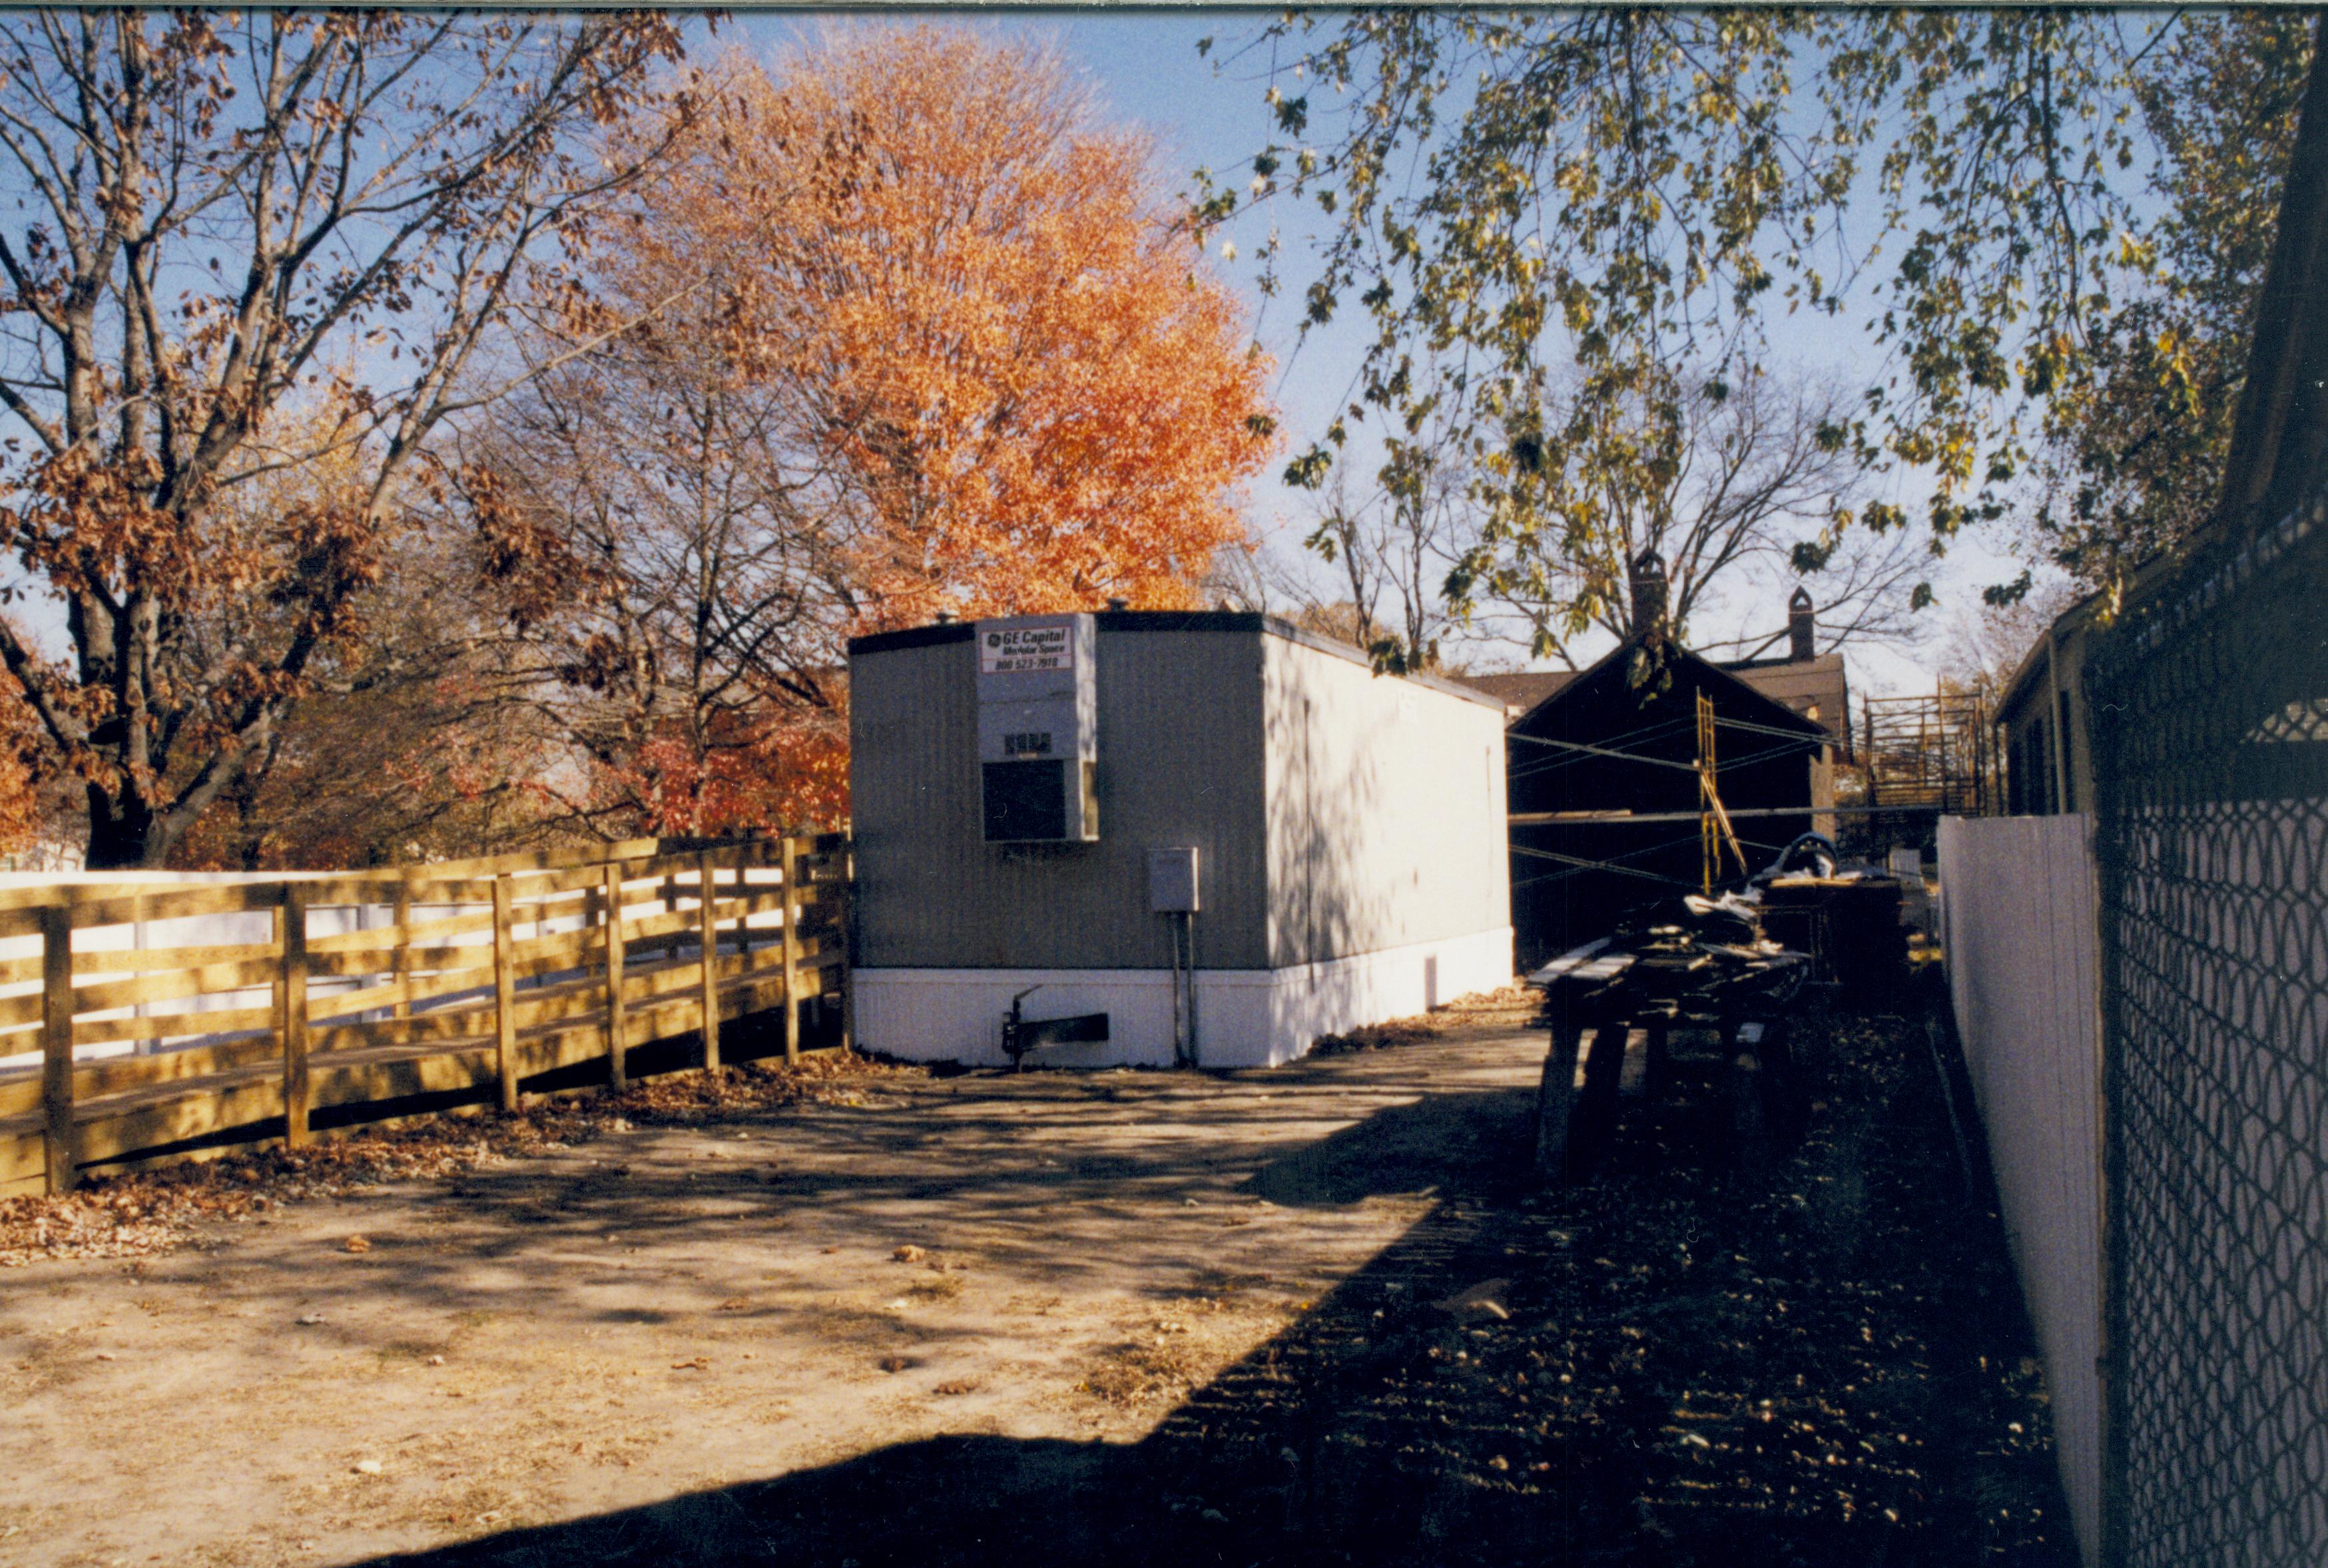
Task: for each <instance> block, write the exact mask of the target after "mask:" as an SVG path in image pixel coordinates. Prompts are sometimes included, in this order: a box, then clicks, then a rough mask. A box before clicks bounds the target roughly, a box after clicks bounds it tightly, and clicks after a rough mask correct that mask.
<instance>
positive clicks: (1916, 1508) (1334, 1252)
mask: <svg viewBox="0 0 2328 1568" xmlns="http://www.w3.org/2000/svg"><path fill="white" fill-rule="evenodd" d="M1811 1035H1812V1037H1813V1038H1812V1039H1811V1041H1810V1047H1811V1048H1809V1049H1807V1050H1806V1051H1805V1053H1804V1060H1805V1064H1806V1067H1807V1072H1808V1074H1809V1076H1810V1078H1811V1081H1812V1085H1813V1092H1814V1093H1816V1094H1819V1095H1820V1096H1822V1097H1821V1098H1820V1099H1819V1100H1818V1101H1817V1102H1816V1107H1815V1110H1814V1112H1813V1114H1812V1118H1811V1129H1810V1131H1809V1133H1808V1135H1807V1138H1806V1140H1805V1141H1804V1142H1803V1145H1802V1147H1801V1148H1800V1150H1798V1151H1797V1152H1795V1153H1794V1154H1793V1155H1792V1156H1791V1157H1789V1158H1788V1159H1786V1160H1783V1161H1782V1162H1781V1163H1780V1165H1779V1168H1778V1169H1775V1170H1772V1171H1769V1172H1767V1173H1765V1174H1762V1175H1759V1176H1753V1177H1749V1176H1747V1175H1745V1174H1744V1173H1743V1172H1741V1171H1738V1170H1734V1169H1730V1168H1729V1166H1728V1165H1727V1164H1726V1163H1725V1162H1724V1160H1723V1154H1722V1150H1720V1148H1719V1147H1718V1141H1717V1140H1714V1139H1713V1138H1711V1137H1710V1136H1709V1135H1708V1131H1707V1126H1706V1124H1705V1122H1704V1112H1705V1108H1704V1105H1703V1104H1699V1103H1695V1102H1693V1101H1692V1100H1691V1099H1690V1098H1689V1097H1687V1095H1686V1094H1685V1096H1684V1097H1683V1098H1682V1099H1681V1100H1679V1101H1677V1102H1675V1103H1669V1104H1666V1105H1660V1106H1656V1107H1651V1106H1648V1105H1647V1104H1645V1103H1642V1102H1640V1101H1638V1099H1637V1098H1629V1099H1628V1100H1627V1102H1626V1109H1625V1112H1624V1117H1625V1121H1624V1123H1623V1124H1622V1126H1620V1128H1619V1135H1618V1137H1617V1139H1616V1141H1615V1142H1614V1144H1613V1146H1612V1148H1611V1150H1610V1155H1609V1158H1608V1161H1607V1168H1606V1169H1604V1171H1603V1172H1602V1173H1601V1175H1600V1177H1599V1178H1596V1179H1595V1180H1594V1181H1593V1182H1592V1183H1591V1184H1590V1185H1588V1186H1585V1187H1582V1188H1573V1189H1569V1190H1565V1191H1560V1192H1554V1193H1551V1194H1542V1193H1539V1192H1537V1191H1536V1190H1535V1188H1534V1186H1533V1184H1531V1183H1526V1182H1523V1181H1519V1180H1516V1171H1515V1169H1514V1161H1515V1159H1516V1155H1517V1153H1518V1151H1519V1150H1520V1149H1521V1148H1522V1147H1524V1137H1523V1134H1524V1132H1525V1127H1526V1119H1527V1116H1528V1114H1529V1112H1530V1109H1531V1107H1532V1103H1533V1099H1534V1093H1533V1091H1534V1084H1535V1075H1536V1073H1537V1071H1538V1068H1539V1066H1540V1064H1541V1061H1542V1059H1543V1048H1544V1044H1543V1036H1542V1035H1541V1034H1540V1033H1535V1032H1529V1031H1525V1030H1522V1029H1520V1028H1518V1027H1517V1019H1516V1016H1500V1017H1497V1018H1492V1019H1488V1020H1486V1021H1478V1022H1473V1023H1470V1024H1469V1025H1467V1026H1465V1027H1462V1028H1455V1029H1452V1030H1449V1031H1442V1032H1438V1033H1432V1032H1431V1031H1421V1030H1417V1031H1408V1032H1405V1033H1403V1034H1394V1035H1393V1036H1389V1037H1385V1038H1377V1039H1369V1040H1361V1041H1358V1042H1354V1044H1356V1045H1360V1046H1364V1045H1380V1046H1382V1047H1385V1048H1378V1049H1363V1048H1358V1049H1345V1050H1340V1051H1337V1052H1333V1053H1329V1054H1324V1055H1320V1056H1315V1057H1312V1058H1310V1059H1309V1060H1306V1061H1304V1062H1302V1063H1300V1064H1297V1065H1295V1066H1292V1067H1290V1068H1285V1069H1280V1070H1278V1071H1275V1072H1271V1073H1251V1074H1234V1075H1193V1074H1164V1073H1139V1072H1114V1073H1098V1074H1077V1075H1069V1074H1047V1073H1034V1074H1027V1075H1017V1076H1013V1075H1004V1074H985V1073H980V1074H969V1075H957V1076H952V1077H944V1076H932V1075H923V1074H917V1073H916V1074H894V1075H882V1076H878V1077H868V1078H867V1079H865V1080H863V1081H862V1084H861V1086H855V1085H852V1086H849V1087H846V1088H843V1089H841V1090H840V1091H839V1092H836V1093H829V1094H824V1095H821V1096H820V1097H818V1098H815V1099H812V1100H806V1101H803V1102H800V1103H791V1104H785V1105H781V1106H777V1107H774V1108H769V1109H765V1110H762V1111H758V1112H753V1113H745V1114H741V1115H739V1116H737V1117H736V1118H734V1119H732V1120H728V1121H725V1122H718V1123H715V1124H709V1125H704V1126H698V1127H686V1126H652V1127H651V1126H640V1125H609V1126H606V1130H605V1131H603V1132H602V1133H600V1134H598V1135H596V1136H594V1137H591V1138H590V1139H589V1141H577V1142H573V1143H570V1144H566V1145H557V1144H552V1145H550V1146H548V1147H544V1148H542V1149H540V1151H539V1152H537V1153H535V1154H532V1155H530V1156H529V1157H526V1158H518V1159H500V1160H487V1161H486V1162H484V1163H483V1164H480V1165H479V1166H477V1167H476V1168H475V1169H471V1170H468V1171H465V1172H464V1173H462V1174H459V1175H458V1176H456V1177H454V1178H450V1179H446V1180H436V1181H408V1182H401V1183H390V1184H385V1185H382V1186H379V1187H376V1188H369V1189H359V1190H357V1191H354V1192H352V1193H350V1194H349V1195H348V1196H345V1197H338V1198H333V1199H331V1200H328V1201H320V1202H314V1203H309V1204H302V1205H296V1206H292V1207H281V1206H276V1207H269V1208H267V1209H264V1210H259V1211H257V1212H247V1213H245V1214H244V1215H243V1216H241V1217H240V1218H239V1219H235V1220H224V1221H219V1222H216V1223H211V1224H208V1225H205V1226H204V1227H203V1228H202V1231H201V1233H200V1235H198V1236H197V1238H196V1244H194V1245H193V1246H191V1247H188V1248H185V1249H183V1250H180V1251H177V1252H175V1253H169V1254H167V1255H164V1256H159V1257H155V1258H151V1259H132V1260H129V1261H127V1262H126V1263H125V1262H123V1261H120V1260H102V1259H99V1260H81V1261H63V1262H59V1261H46V1262H35V1263H32V1264H30V1265H29V1266H25V1267H22V1268H16V1269H12V1270H10V1271H8V1272H5V1273H0V1565H14V1564H24V1565H27V1568H30V1565H33V1564H41V1565H43V1568H45V1565H48V1564H85V1563H122V1564H144V1563H163V1564H221V1565H223V1564H238V1565H239V1564H253V1565H261V1564H276V1563H298V1564H307V1563H355V1562H361V1561H368V1560H377V1559H382V1558H389V1557H397V1556H398V1554H422V1555H421V1556H420V1557H419V1558H418V1559H417V1561H422V1562H427V1563H431V1564H432V1565H442V1568H451V1565H452V1564H455V1563H460V1564H467V1563H506V1564H519V1563H527V1564H530V1563H542V1564H549V1563H616V1562H620V1563H639V1564H642V1565H643V1564H647V1563H707V1564H708V1563H746V1562H762V1561H768V1562H774V1561H784V1562H786V1563H795V1564H801V1565H803V1568H805V1565H807V1564H812V1563H823V1564H827V1565H828V1568H851V1565H852V1564H854V1565H855V1568H870V1565H871V1564H874V1563H888V1562H897V1563H907V1562H910V1563H917V1564H933V1563H972V1562H980V1563H983V1562H990V1561H991V1562H998V1563H999V1562H1002V1561H1006V1560H1007V1561H1011V1562H1014V1563H1023V1562H1026V1561H1050V1562H1080V1561H1094V1562H1096V1561H1101V1560H1106V1561H1109V1562H1125V1561H1139V1562H1167V1561H1171V1562H1181V1561H1187V1562H1216V1561H1217V1562H1223V1563H1232V1562H1233V1563H1236V1564H1244V1563H1257V1562H1264V1561H1266V1562H1288V1563H1291V1562H1297V1561H1393V1560H1421V1559H1422V1558H1423V1557H1425V1556H1427V1557H1429V1558H1431V1559H1432V1560H1436V1561H1443V1562H1462V1561H1480V1562H1498V1563H1510V1562H1521V1561H1526V1562H1539V1561H1541V1562H1563V1563H1580V1564H1582V1563H1697V1562H1704V1563H1707V1564H1709V1565H1710V1564H1712V1563H1717V1562H1721V1563H1730V1562H1757V1563H1759V1562H1769V1563H1809V1564H1816V1563H1829V1562H1832V1563H1852V1564H1854V1565H1856V1564H1862V1563H1869V1564H1872V1563H1901V1564H1904V1563H1927V1562H1929V1563H1967V1564H1971V1563H2027V1564H2030V1565H2032V1568H2037V1565H2040V1564H2042V1565H2044V1568H2054V1565H2056V1564H2058V1563H2062V1562H2064V1561H2066V1560H2067V1559H2065V1558H2064V1557H2063V1556H2062V1555H2061V1553H2062V1542H2063V1534H2062V1531H2061V1527H2060V1507H2059V1502H2058V1494H2057V1493H2056V1492H2054V1491H2053V1490H2052V1489H2051V1479H2050V1464H2051V1457H2050V1451H2049V1450H2048V1448H2047V1440H2046V1436H2045V1432H2044V1426H2043V1410H2042V1397H2041V1395H2040V1394H2039V1392H2038V1390H2037V1385H2036V1379H2035V1376H2034V1364H2033V1363H2032V1362H2030V1361H2029V1360H2028V1359H2027V1357H2028V1349H2027V1345H2026V1329H2025V1326H2023V1325H2022V1324H2021V1322H2020V1320H2019V1317H2018V1310H2017V1307H2015V1306H2014V1303H2013V1300H2012V1293H2011V1290H2010V1282H2009V1277H2007V1276H2005V1275H2004V1273H2003V1263H2002V1245H2001V1242H2000V1241H1999V1239H1998V1238H1997V1236H1996V1235H1995V1218H1994V1216H1993V1214H1991V1213H1988V1212H1986V1211H1985V1209H1984V1208H1983V1207H1981V1205H1980V1204H1979V1203H1978V1202H1977V1200H1974V1201H1971V1202H1967V1200H1966V1199H1965V1197H1963V1196H1962V1194H1961V1193H1960V1192H1958V1191H1957V1190H1956V1179H1955V1178H1954V1176H1953V1172H1954V1170H1955V1160H1956V1156H1955V1153H1954V1150H1953V1145H1952V1144H1951V1142H1950V1140H1949V1135H1948V1131H1947V1129H1946V1124H1945V1122H1944V1121H1942V1120H1940V1113H1939V1111H1938V1109H1937V1106H1938V1094H1937V1092H1936V1084H1935V1083H1934V1081H1933V1079H1932V1076H1931V1071H1930V1068H1929V1065H1928V1064H1926V1065H1924V1066H1919V1065H1918V1061H1917V1058H1916V1057H1915V1056H1913V1055H1912V1054H1911V1053H1910V1051H1909V1050H1908V1048H1907V1042H1908V1041H1909V1040H1910V1038H1911V1035H1910V1030H1909V1029H1908V1028H1907V1027H1906V1026H1905V1024H1904V1022H1903V1021H1902V1020H1900V1019H1893V1020H1891V1021H1890V1022H1889V1023H1884V1022H1882V1021H1881V1020H1879V1021H1878V1022H1876V1023H1874V1024H1867V1023H1863V1022H1857V1021H1850V1020H1844V1021H1836V1022H1835V1023H1833V1024H1832V1026H1831V1027H1828V1028H1826V1029H1825V1030H1824V1033H1820V1032H1819V1031H1811ZM1822 1042H1823V1043H1822ZM1918 1048H1920V1046H1919V1047H1918ZM1919 1073H1920V1074H1921V1076H1920V1077H1919ZM1919 1085H1920V1088H1919ZM414 1560H415V1559H409V1558H401V1557H399V1561H414Z"/></svg>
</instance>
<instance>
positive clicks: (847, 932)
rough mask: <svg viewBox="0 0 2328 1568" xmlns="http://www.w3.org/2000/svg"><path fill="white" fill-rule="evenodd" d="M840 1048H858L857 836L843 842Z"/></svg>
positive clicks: (840, 915) (840, 911)
mask: <svg viewBox="0 0 2328 1568" xmlns="http://www.w3.org/2000/svg"><path fill="white" fill-rule="evenodd" d="M836 915H838V926H840V1049H843V1052H854V1049H857V840H854V838H850V840H843V844H840V910H838V912H836Z"/></svg>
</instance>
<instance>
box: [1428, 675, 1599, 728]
mask: <svg viewBox="0 0 2328 1568" xmlns="http://www.w3.org/2000/svg"><path fill="white" fill-rule="evenodd" d="M1455 679H1456V680H1458V681H1461V682H1463V684H1464V685H1466V686H1469V687H1470V688H1472V689H1473V690H1478V691H1484V692H1486V693H1487V694H1488V696H1490V697H1492V698H1495V699H1497V701H1499V702H1501V703H1502V704H1503V705H1504V718H1505V719H1506V720H1507V722H1508V721H1509V720H1511V719H1515V718H1518V717H1519V716H1520V715H1521V714H1523V713H1525V712H1526V711H1527V710H1528V709H1531V708H1534V707H1535V705H1536V704H1537V703H1539V702H1541V701H1543V700H1544V699H1545V698H1547V697H1549V696H1551V695H1552V694H1553V693H1554V692H1555V691H1557V690H1560V689H1561V688H1562V687H1563V686H1565V685H1567V684H1568V683H1569V682H1570V681H1573V680H1575V679H1576V671H1573V670H1517V671H1511V672H1509V673H1507V674H1501V675H1458V676H1456V677H1455Z"/></svg>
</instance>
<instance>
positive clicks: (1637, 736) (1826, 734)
mask: <svg viewBox="0 0 2328 1568" xmlns="http://www.w3.org/2000/svg"><path fill="white" fill-rule="evenodd" d="M1642 565H1643V567H1644V568H1647V570H1649V571H1651V572H1653V573H1655V574H1656V580H1655V583H1654V586H1653V587H1652V591H1651V592H1650V593H1649V594H1647V595H1642V594H1641V593H1640V592H1639V589H1638V586H1637V592H1636V597H1637V601H1646V604H1645V607H1646V608H1647V612H1648V613H1647V615H1644V616H1643V618H1642V622H1641V623H1640V624H1637V627H1636V630H1635V632H1634V634H1633V635H1632V636H1630V637H1629V638H1628V639H1626V641H1625V642H1624V643H1621V644H1619V646H1618V648H1617V649H1616V650H1615V651H1614V652H1612V653H1610V654H1609V655H1608V657H1606V658H1604V659H1602V660H1601V661H1600V662H1599V663H1597V664H1594V665H1592V666H1591V668H1590V669H1587V670H1584V671H1580V672H1579V673H1578V674H1576V675H1575V676H1574V677H1572V679H1570V680H1568V681H1563V683H1561V685H1560V686H1559V687H1558V689H1557V690H1554V691H1553V692H1552V693H1551V694H1550V695H1549V696H1547V697H1545V698H1544V699H1543V700H1541V701H1539V702H1537V703H1536V704H1535V706H1534V707H1532V708H1530V709H1527V710H1526V711H1525V712H1523V713H1521V714H1520V715H1519V716H1518V717H1517V718H1515V719H1513V721H1512V723H1511V726H1510V728H1509V731H1508V737H1507V738H1508V745H1507V757H1508V763H1507V765H1508V768H1509V780H1510V785H1509V793H1510V799H1511V812H1512V818H1513V822H1512V826H1511V855H1512V925H1513V934H1514V945H1515V948H1516V953H1517V956H1518V958H1519V961H1520V966H1521V968H1522V969H1523V970H1525V969H1528V968H1530V967H1533V966H1534V965H1535V964H1537V963H1539V962H1543V961H1544V959H1546V958H1548V957H1550V956H1552V955H1554V954H1555V953H1559V952H1561V951H1562V950H1563V949H1565V948H1568V947H1572V946H1574V945H1575V944H1578V943H1581V942H1585V941H1589V940H1591V938H1592V937H1594V936H1597V935H1600V934H1603V933H1605V932H1607V931H1608V930H1609V929H1610V927H1611V926H1613V925H1615V924H1616V923H1617V921H1618V920H1619V919H1620V918H1621V917H1622V916H1623V915H1624V914H1625V913H1626V912H1627V911H1629V910H1630V909H1632V908H1634V907H1636V906H1638V905H1640V904H1643V903H1646V902H1649V901H1652V900H1655V899H1657V898H1661V897H1673V896H1675V895H1676V894H1679V893H1682V892H1694V891H1695V890H1696V889H1697V888H1698V887H1699V886H1700V882H1701V876H1702V869H1703V860H1704V858H1703V851H1702V849H1701V841H1700V836H1699V812H1700V795H1699V786H1698V775H1697V762H1698V754H1699V725H1698V699H1699V698H1700V697H1701V696H1703V697H1704V698H1705V699H1706V700H1707V701H1708V702H1709V703H1710V704H1711V707H1712V709H1713V719H1714V733H1713V756H1714V763H1715V779H1716V786H1717V789H1718V791H1719V794H1720V797H1721V800H1722V803H1723V807H1724V808H1725V809H1726V810H1727V811H1729V812H1731V813H1732V824H1733V826H1734V828H1735V831H1736V832H1737V835H1738V838H1739V840H1741V846H1742V848H1743V850H1744V852H1745V858H1746V859H1745V864H1746V868H1747V869H1751V870H1760V869H1762V867H1764V866H1765V865H1767V864H1768V863H1769V861H1770V860H1771V859H1774V858H1776V856H1777V855H1778V853H1779V851H1780V850H1782V849H1784V848H1785V847H1786V845H1787V844H1788V842H1789V841H1791V840H1793V839H1794V838H1795V837H1796V836H1797V835H1798V834H1801V833H1804V832H1807V831H1813V830H1816V831H1825V832H1832V831H1833V828H1834V818H1833V809H1834V805H1835V791H1834V772H1833V770H1834V746H1835V738H1836V736H1835V729H1834V728H1830V720H1829V716H1828V714H1827V713H1826V712H1825V711H1821V712H1819V713H1818V714H1817V716H1816V717H1812V716H1810V715H1808V714H1807V713H1804V712H1801V711H1798V708H1797V706H1796V705H1794V704H1792V703H1789V702H1788V701H1787V700H1785V699H1782V698H1780V697H1778V696H1774V695H1769V694H1766V693H1765V692H1763V691H1760V690H1756V687H1755V686H1754V685H1750V684H1749V683H1748V681H1746V680H1745V679H1743V678H1741V674H1738V673H1733V672H1732V671H1728V670H1725V669H1723V668H1722V667H1721V666H1720V665H1717V664H1715V663H1713V662H1711V661H1709V660H1705V659H1702V658H1700V657H1698V656H1697V655H1696V654H1694V653H1690V652H1689V651H1688V650H1687V649H1685V648H1683V647H1681V646H1680V645H1678V644H1677V643H1674V642H1672V641H1671V640H1670V639H1669V638H1667V637H1666V635H1665V634H1664V631H1663V626H1662V615H1660V614H1658V613H1657V612H1658V611H1660V610H1661V608H1662V606H1661V605H1660V604H1659V603H1658V602H1657V598H1658V596H1657V594H1656V593H1655V591H1654V588H1655V587H1662V576H1663V574H1662V566H1661V563H1658V562H1657V561H1656V560H1655V559H1654V558H1652V559H1648V560H1647V561H1645V562H1643V563H1642ZM1829 657H1833V656H1832V655H1830V656H1829ZM1758 672H1759V671H1758ZM1838 707H1839V704H1838ZM1766 813H1775V814H1766ZM1741 875H1742V873H1741V869H1740V866H1739V862H1738V860H1737V859H1735V857H1734V856H1733V855H1732V852H1731V851H1730V850H1728V849H1726V848H1725V849H1724V850H1723V863H1722V870H1721V877H1722V878H1723V879H1725V880H1730V881H1735V880H1736V879H1738V878H1740V877H1741Z"/></svg>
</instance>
